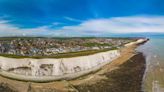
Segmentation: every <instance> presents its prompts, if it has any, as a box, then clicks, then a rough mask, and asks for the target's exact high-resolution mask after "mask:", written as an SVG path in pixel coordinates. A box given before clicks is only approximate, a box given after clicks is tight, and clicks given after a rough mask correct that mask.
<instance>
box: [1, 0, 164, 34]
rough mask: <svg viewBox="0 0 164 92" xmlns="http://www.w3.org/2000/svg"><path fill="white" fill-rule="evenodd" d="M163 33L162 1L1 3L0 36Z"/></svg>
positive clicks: (16, 0)
mask: <svg viewBox="0 0 164 92" xmlns="http://www.w3.org/2000/svg"><path fill="white" fill-rule="evenodd" d="M163 29H164V1H163V0H0V36H104V35H108V34H109V35H110V34H117V33H138V32H158V33H163V32H164V30H163Z"/></svg>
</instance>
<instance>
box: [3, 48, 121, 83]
mask: <svg viewBox="0 0 164 92" xmlns="http://www.w3.org/2000/svg"><path fill="white" fill-rule="evenodd" d="M119 56H120V52H119V51H118V50H112V51H107V52H102V53H97V54H93V55H89V56H81V57H73V58H61V59H32V58H26V59H15V58H6V57H0V68H1V71H0V74H1V75H3V76H6V77H10V78H14V79H18V80H26V81H38V82H40V81H41V82H43V81H52V80H59V79H72V78H76V77H79V76H81V75H84V74H87V73H90V72H93V71H96V70H98V69H100V68H101V67H102V66H104V65H105V64H107V63H109V62H111V61H112V60H114V59H116V58H118V57H119Z"/></svg>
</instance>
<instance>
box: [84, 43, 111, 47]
mask: <svg viewBox="0 0 164 92" xmlns="http://www.w3.org/2000/svg"><path fill="white" fill-rule="evenodd" d="M83 46H86V47H94V46H98V47H99V46H112V44H110V43H103V44H100V43H85V44H83Z"/></svg>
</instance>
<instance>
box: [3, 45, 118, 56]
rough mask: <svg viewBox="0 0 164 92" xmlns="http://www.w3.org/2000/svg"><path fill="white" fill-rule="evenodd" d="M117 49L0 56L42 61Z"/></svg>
mask: <svg viewBox="0 0 164 92" xmlns="http://www.w3.org/2000/svg"><path fill="white" fill-rule="evenodd" d="M115 49H117V48H116V47H113V48H111V49H101V50H86V51H78V52H68V53H59V54H56V55H53V56H19V55H12V54H0V56H4V57H8V58H18V59H21V58H36V59H42V58H69V57H77V56H86V55H91V54H95V53H99V52H105V51H109V50H115Z"/></svg>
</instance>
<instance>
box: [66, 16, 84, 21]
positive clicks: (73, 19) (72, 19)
mask: <svg viewBox="0 0 164 92" xmlns="http://www.w3.org/2000/svg"><path fill="white" fill-rule="evenodd" d="M64 19H66V20H69V21H74V22H82V20H79V19H75V18H71V17H67V16H65V17H64Z"/></svg>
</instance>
